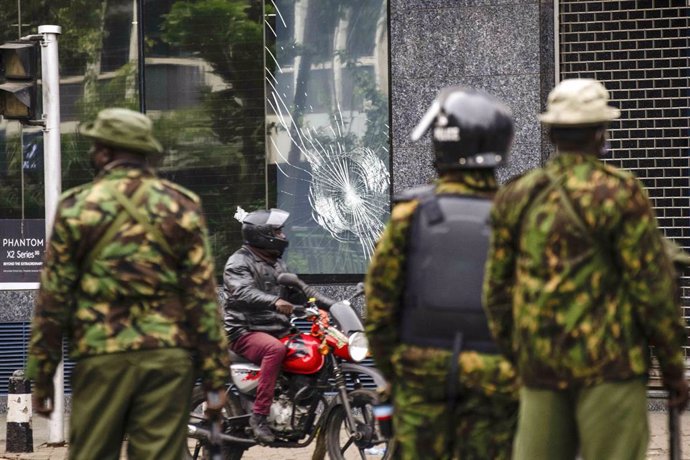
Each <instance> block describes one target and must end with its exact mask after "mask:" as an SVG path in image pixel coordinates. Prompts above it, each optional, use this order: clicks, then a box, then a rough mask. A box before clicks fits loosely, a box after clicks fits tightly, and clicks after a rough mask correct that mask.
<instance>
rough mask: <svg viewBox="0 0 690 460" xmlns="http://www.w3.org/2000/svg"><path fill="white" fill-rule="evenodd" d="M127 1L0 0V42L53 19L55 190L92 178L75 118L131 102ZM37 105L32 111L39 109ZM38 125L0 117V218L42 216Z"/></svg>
mask: <svg viewBox="0 0 690 460" xmlns="http://www.w3.org/2000/svg"><path fill="white" fill-rule="evenodd" d="M134 5H135V3H134V0H102V1H96V0H0V42H5V41H8V40H16V39H18V38H19V37H21V36H26V35H29V34H35V33H37V32H38V26H39V25H44V24H57V25H60V26H61V27H62V34H61V35H60V36H59V40H58V44H59V59H60V111H61V126H60V130H61V134H62V143H61V144H62V177H63V180H62V186H63V190H66V189H68V188H71V187H74V186H76V185H79V184H82V183H84V182H87V181H89V180H91V179H92V177H93V172H92V170H91V166H90V164H89V160H88V156H87V152H88V150H89V142H88V141H87V140H86V139H84V138H83V137H80V136H79V135H78V134H77V127H78V124H79V121H82V120H89V119H92V118H93V117H94V116H95V114H96V113H97V112H98V111H99V110H100V109H101V108H104V107H108V106H114V105H117V106H127V107H130V108H137V107H138V94H137V90H136V89H137V74H136V70H137V69H136V56H137V53H136V51H137V41H136V30H135V28H133V27H132V22H133V18H134V16H133V11H134V8H133V6H134ZM40 99H41V97H40V89H39V100H40ZM41 112H42V110H39V111H38V113H41ZM43 190H44V185H43V139H42V130H41V129H40V128H36V127H26V126H25V127H22V126H21V124H20V123H19V122H17V121H2V122H0V219H8V218H43V217H44V209H43V193H44V192H43Z"/></svg>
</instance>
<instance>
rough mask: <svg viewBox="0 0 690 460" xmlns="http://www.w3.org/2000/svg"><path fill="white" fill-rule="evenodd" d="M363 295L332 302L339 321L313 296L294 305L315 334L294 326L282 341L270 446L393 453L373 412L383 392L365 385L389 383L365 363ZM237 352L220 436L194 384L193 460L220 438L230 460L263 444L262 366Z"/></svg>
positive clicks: (342, 453) (286, 279)
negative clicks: (357, 305)
mask: <svg viewBox="0 0 690 460" xmlns="http://www.w3.org/2000/svg"><path fill="white" fill-rule="evenodd" d="M278 282H279V283H280V284H283V285H285V286H292V287H295V288H298V289H302V288H304V287H305V286H306V285H305V284H304V283H303V282H302V281H301V280H300V279H299V278H298V277H297V276H295V275H293V274H288V273H284V274H281V275H280V276H279V278H278ZM361 294H362V288H361V285H360V286H358V292H357V293H356V294H355V295H354V296H353V297H352V298H350V299H348V300H342V301H339V302H336V303H334V304H333V305H332V306H331V308H330V309H329V314H330V316H331V317H332V318H333V321H334V322H335V324H331V323H330V322H329V320H328V318H327V316H326V315H322V314H321V313H320V310H319V309H318V308H317V307H316V305H315V301H314V299H310V301H309V303H308V304H307V306H306V307H296V308H295V311H294V312H293V318H294V319H297V318H302V319H304V320H307V321H309V322H311V328H310V331H309V332H308V333H305V332H299V331H298V330H296V328H295V330H294V332H293V333H291V334H289V335H287V336H286V337H283V338H282V339H281V341H282V342H283V343H284V344H285V346H286V347H287V348H288V353H287V355H286V357H285V360H284V362H283V368H282V371H281V374H280V376H279V377H278V381H277V382H276V387H275V397H274V399H273V403H272V405H271V409H270V414H269V416H268V423H269V427H270V428H271V431H273V433H274V434H275V437H276V440H275V441H274V442H273V443H270V444H269V446H270V447H274V448H301V447H305V446H308V445H309V444H311V443H312V442H313V441H314V440H315V439H316V447H315V451H314V456H313V457H312V458H323V457H324V455H325V453H326V452H327V453H328V455H329V458H331V459H332V460H341V459H345V458H348V459H349V458H361V459H367V458H372V459H373V458H376V459H381V458H383V459H388V458H391V457H392V441H390V440H388V439H386V438H385V437H384V436H383V435H382V434H381V430H380V428H379V426H378V423H377V421H376V419H375V418H374V416H373V406H374V405H375V404H376V403H377V394H376V392H375V391H373V390H371V389H366V388H364V383H365V382H371V381H373V383H374V384H375V385H376V386H377V387H383V386H384V385H385V384H386V382H385V380H384V378H383V376H382V375H381V374H380V372H379V371H378V370H376V369H375V368H373V367H369V366H364V365H362V364H360V363H361V362H362V361H363V360H364V359H365V358H366V357H367V355H368V353H369V346H368V341H367V338H366V336H365V334H364V328H363V326H362V321H361V320H360V318H359V316H358V314H357V313H356V311H355V310H354V308H353V307H352V305H351V304H350V300H352V299H353V298H355V297H357V296H359V295H361ZM293 324H294V322H293ZM231 354H232V356H231V362H232V364H231V366H230V372H231V382H230V384H229V386H228V390H227V396H228V398H227V404H226V406H225V409H224V410H223V417H222V423H221V428H220V433H213V432H212V431H213V430H212V424H211V422H210V421H209V420H208V419H207V418H206V417H205V416H204V404H205V400H204V392H203V391H202V390H201V388H195V390H194V393H193V396H192V408H193V409H192V414H191V416H190V420H189V423H188V437H189V438H188V439H189V442H188V447H189V449H188V452H187V453H186V455H185V458H186V459H195V460H196V459H199V458H206V456H207V455H208V452H209V451H210V450H211V440H212V439H213V440H214V442H215V443H218V442H220V444H221V446H220V450H221V455H220V458H222V459H223V460H239V459H240V458H241V457H242V455H243V453H244V452H245V451H246V450H247V449H249V448H250V447H252V446H255V445H257V442H256V440H254V439H253V437H252V430H251V428H250V427H249V417H250V415H251V413H252V404H253V400H254V395H255V393H256V388H257V387H258V384H259V376H260V369H259V366H257V365H255V364H253V363H251V362H249V361H248V360H246V359H245V358H243V357H242V356H240V355H237V354H234V353H231Z"/></svg>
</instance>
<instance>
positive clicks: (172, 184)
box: [161, 179, 200, 203]
mask: <svg viewBox="0 0 690 460" xmlns="http://www.w3.org/2000/svg"><path fill="white" fill-rule="evenodd" d="M161 182H162V183H163V185H165V186H166V187H170V188H171V189H173V190H175V191H176V192H178V193H181V194H182V195H184V196H186V197H187V198H189V199H190V200H192V201H193V202H195V203H199V201H200V199H199V196H198V195H197V194H196V193H194V192H192V191H191V190H189V189H187V188H185V187H183V186H181V185H180V184H176V183H175V182H172V181H169V180H167V179H162V180H161Z"/></svg>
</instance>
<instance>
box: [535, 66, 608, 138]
mask: <svg viewBox="0 0 690 460" xmlns="http://www.w3.org/2000/svg"><path fill="white" fill-rule="evenodd" d="M608 102H609V92H608V91H607V90H606V88H605V87H604V85H602V84H601V83H599V82H598V81H596V80H593V79H591V78H571V79H568V80H563V81H562V82H560V83H559V84H558V85H556V87H555V88H554V89H553V90H552V91H551V93H549V97H548V99H547V102H546V112H544V113H543V114H541V115H539V120H541V122H542V123H544V124H546V125H554V126H586V125H596V124H600V123H606V122H608V121H611V120H615V119H616V118H618V117H620V115H621V112H620V110H618V109H617V108H615V107H612V106H610V105H608Z"/></svg>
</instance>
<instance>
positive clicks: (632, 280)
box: [616, 178, 687, 378]
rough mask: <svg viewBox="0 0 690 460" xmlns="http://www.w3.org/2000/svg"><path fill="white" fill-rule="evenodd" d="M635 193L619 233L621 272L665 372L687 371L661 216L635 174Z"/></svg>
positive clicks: (674, 374)
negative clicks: (655, 212) (658, 219)
mask: <svg viewBox="0 0 690 460" xmlns="http://www.w3.org/2000/svg"><path fill="white" fill-rule="evenodd" d="M630 180H631V181H632V184H631V186H630V188H631V189H632V190H633V193H632V195H631V196H630V197H629V199H628V200H627V201H626V203H625V211H624V213H623V217H622V220H621V222H622V225H621V228H620V232H619V237H618V239H617V248H616V249H617V250H616V253H618V254H619V263H620V265H621V273H622V276H623V277H624V285H625V286H626V288H627V293H626V294H627V295H628V296H629V299H630V301H631V303H632V305H633V306H634V308H636V309H637V318H638V319H639V325H640V327H642V328H643V330H644V333H645V335H646V336H647V338H648V339H649V343H650V345H652V346H654V347H655V349H654V352H655V355H656V356H657V358H658V359H659V364H660V365H661V371H662V373H663V375H664V377H666V378H677V377H680V376H682V375H683V369H684V358H683V352H682V346H683V345H685V344H686V342H687V336H686V331H685V324H684V320H683V316H682V314H681V311H680V305H678V303H677V297H676V296H675V289H676V286H675V282H676V280H675V276H674V269H673V266H672V263H671V261H670V259H669V258H668V256H667V255H666V253H665V251H664V246H663V244H664V243H663V240H662V236H661V235H660V233H659V230H658V226H657V221H656V217H655V215H654V211H653V210H652V208H651V205H650V203H649V199H648V198H647V195H646V193H645V191H644V189H643V187H642V185H641V184H640V183H639V181H637V179H633V178H631V179H630Z"/></svg>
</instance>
